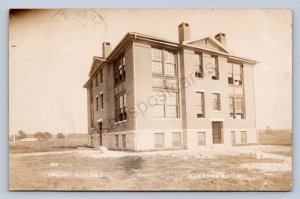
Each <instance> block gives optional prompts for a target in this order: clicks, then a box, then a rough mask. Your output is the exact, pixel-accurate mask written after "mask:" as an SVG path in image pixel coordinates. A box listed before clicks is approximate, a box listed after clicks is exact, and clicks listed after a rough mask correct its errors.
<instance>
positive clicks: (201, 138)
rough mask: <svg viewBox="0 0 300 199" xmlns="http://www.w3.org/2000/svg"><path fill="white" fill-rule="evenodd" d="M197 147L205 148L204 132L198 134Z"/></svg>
mask: <svg viewBox="0 0 300 199" xmlns="http://www.w3.org/2000/svg"><path fill="white" fill-rule="evenodd" d="M198 145H200V146H205V145H206V135H205V132H199V133H198Z"/></svg>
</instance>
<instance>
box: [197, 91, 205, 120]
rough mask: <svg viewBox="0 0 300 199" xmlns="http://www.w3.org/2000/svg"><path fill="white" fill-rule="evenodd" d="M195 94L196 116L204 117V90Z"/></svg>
mask: <svg viewBox="0 0 300 199" xmlns="http://www.w3.org/2000/svg"><path fill="white" fill-rule="evenodd" d="M196 95H197V98H196V99H197V102H196V107H197V117H198V118H199V117H204V108H205V107H204V105H205V104H204V103H205V102H204V92H196Z"/></svg>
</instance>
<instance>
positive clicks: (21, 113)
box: [8, 8, 293, 191]
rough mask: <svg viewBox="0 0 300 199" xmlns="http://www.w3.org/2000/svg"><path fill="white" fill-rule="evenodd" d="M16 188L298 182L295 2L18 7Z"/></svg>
mask: <svg viewBox="0 0 300 199" xmlns="http://www.w3.org/2000/svg"><path fill="white" fill-rule="evenodd" d="M8 50H9V132H8V133H9V140H8V142H9V190H10V191H24V190H26V191H292V186H293V184H292V172H293V170H292V154H293V153H292V141H293V140H292V137H293V132H292V10H290V9H188V8H184V9H183V8H181V9H132V8H131V9H129V8H128V9H125V8H124V9H120V8H119V9H112V8H110V9H108V8H106V9H104V8H103V9H101V8H97V9H11V10H10V13H9V47H8Z"/></svg>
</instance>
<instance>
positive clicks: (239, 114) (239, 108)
mask: <svg viewBox="0 0 300 199" xmlns="http://www.w3.org/2000/svg"><path fill="white" fill-rule="evenodd" d="M235 108H236V110H235V111H236V118H238V119H243V118H244V113H243V112H244V111H243V109H244V107H243V98H242V97H236V98H235Z"/></svg>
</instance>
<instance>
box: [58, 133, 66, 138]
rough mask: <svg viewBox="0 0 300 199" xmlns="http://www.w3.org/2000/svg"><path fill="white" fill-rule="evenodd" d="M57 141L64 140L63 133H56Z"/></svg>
mask: <svg viewBox="0 0 300 199" xmlns="http://www.w3.org/2000/svg"><path fill="white" fill-rule="evenodd" d="M56 138H57V139H65V138H66V136H65V135H64V134H63V133H58V134H57V136H56Z"/></svg>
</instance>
